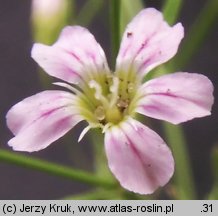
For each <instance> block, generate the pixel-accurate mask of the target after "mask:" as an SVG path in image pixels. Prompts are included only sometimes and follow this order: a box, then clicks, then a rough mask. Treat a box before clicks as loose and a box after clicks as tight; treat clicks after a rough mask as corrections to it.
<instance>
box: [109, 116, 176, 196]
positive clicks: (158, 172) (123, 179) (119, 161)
mask: <svg viewBox="0 0 218 216" xmlns="http://www.w3.org/2000/svg"><path fill="white" fill-rule="evenodd" d="M105 149H106V155H107V158H108V164H109V168H110V170H111V171H112V173H113V174H114V175H115V177H116V178H117V179H118V181H119V182H120V184H121V185H122V187H124V188H126V189H127V190H130V191H133V192H136V193H140V194H150V193H153V192H154V191H155V190H156V189H157V188H158V187H159V186H163V185H165V184H166V183H167V182H168V181H169V179H170V178H171V176H172V175H173V172H174V160H173V157H172V154H171V151H170V150H169V148H168V147H167V145H166V144H165V143H164V141H163V140H162V139H161V138H160V137H159V136H158V135H157V134H156V133H155V132H154V131H152V130H151V129H149V128H148V127H146V126H145V125H143V124H141V123H140V122H138V121H136V120H133V119H129V120H128V121H126V122H123V123H121V124H120V125H119V126H114V127H111V128H110V129H109V130H108V131H107V132H106V134H105Z"/></svg>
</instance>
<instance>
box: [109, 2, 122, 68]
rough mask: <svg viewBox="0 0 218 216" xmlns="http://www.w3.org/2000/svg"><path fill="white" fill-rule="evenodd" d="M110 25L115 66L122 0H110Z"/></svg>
mask: <svg viewBox="0 0 218 216" xmlns="http://www.w3.org/2000/svg"><path fill="white" fill-rule="evenodd" d="M110 25H111V45H112V65H113V67H114V66H115V59H116V56H117V53H118V49H119V44H120V0H110Z"/></svg>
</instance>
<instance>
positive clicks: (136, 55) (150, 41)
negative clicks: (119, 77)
mask: <svg viewBox="0 0 218 216" xmlns="http://www.w3.org/2000/svg"><path fill="white" fill-rule="evenodd" d="M183 36H184V32H183V27H182V25H181V24H180V23H178V24H176V25H174V26H173V27H170V26H169V25H168V24H167V23H166V22H165V21H164V20H163V15H162V13H161V12H159V11H157V10H156V9H154V8H147V9H144V10H142V11H141V12H140V13H139V14H138V15H137V16H136V17H135V18H134V19H133V20H132V21H131V22H130V23H129V25H128V26H127V28H126V30H125V32H124V35H123V38H122V41H121V46H120V50H119V54H118V57H117V62H116V64H117V65H116V67H117V70H126V71H128V70H129V69H132V68H134V69H135V70H136V71H137V72H138V73H139V74H140V75H142V76H143V75H145V74H146V73H147V72H148V71H150V70H151V69H152V68H154V67H155V66H157V65H160V64H162V63H164V62H166V61H168V60H169V59H171V58H172V57H173V56H174V55H175V54H176V52H177V49H178V46H179V44H180V41H181V39H182V38H183ZM130 67H131V68H130Z"/></svg>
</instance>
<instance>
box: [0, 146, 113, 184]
mask: <svg viewBox="0 0 218 216" xmlns="http://www.w3.org/2000/svg"><path fill="white" fill-rule="evenodd" d="M0 162H4V163H9V164H14V165H17V166H22V167H26V168H30V169H34V170H39V171H42V172H45V173H49V174H52V175H55V176H60V177H64V178H67V179H71V180H74V181H79V182H83V183H86V184H89V185H94V186H101V187H104V188H115V187H116V183H114V182H111V181H108V180H106V179H102V178H99V177H97V176H96V175H93V174H91V173H87V172H84V171H80V170H76V169H72V168H70V167H67V166H63V165H59V164H55V163H51V162H48V161H45V160H41V159H38V158H33V157H29V156H26V155H25V156H24V155H21V154H17V153H14V152H9V151H6V150H2V149H1V150H0Z"/></svg>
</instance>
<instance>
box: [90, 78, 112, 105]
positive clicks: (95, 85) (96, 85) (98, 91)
mask: <svg viewBox="0 0 218 216" xmlns="http://www.w3.org/2000/svg"><path fill="white" fill-rule="evenodd" d="M89 86H90V88H93V89H95V98H96V99H97V100H100V101H101V102H102V104H103V105H104V106H105V107H108V100H107V99H106V98H105V97H104V96H103V94H102V87H101V86H100V85H99V83H97V82H96V81H95V80H91V81H90V82H89Z"/></svg>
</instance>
